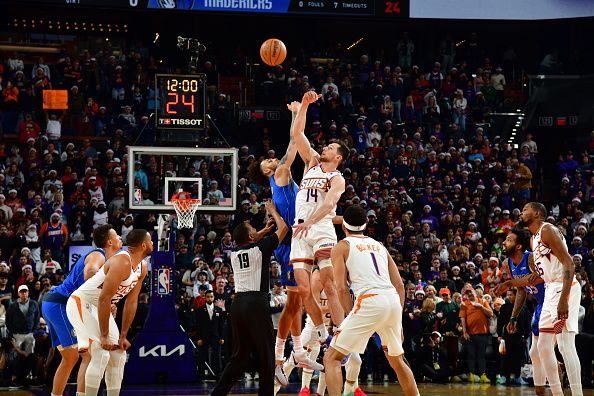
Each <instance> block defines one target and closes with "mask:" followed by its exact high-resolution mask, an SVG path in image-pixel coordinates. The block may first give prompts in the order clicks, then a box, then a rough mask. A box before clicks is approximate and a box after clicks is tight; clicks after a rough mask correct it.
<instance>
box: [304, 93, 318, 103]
mask: <svg viewBox="0 0 594 396" xmlns="http://www.w3.org/2000/svg"><path fill="white" fill-rule="evenodd" d="M321 97H322V95H318V94H317V93H316V91H307V92H306V93H304V94H303V99H301V103H303V104H311V103H315V102H317V101H318V99H320V98H321Z"/></svg>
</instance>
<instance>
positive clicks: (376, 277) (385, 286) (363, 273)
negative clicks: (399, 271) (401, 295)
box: [345, 236, 396, 297]
mask: <svg viewBox="0 0 594 396" xmlns="http://www.w3.org/2000/svg"><path fill="white" fill-rule="evenodd" d="M345 240H346V241H347V242H348V243H349V258H348V259H347V261H346V267H347V270H348V272H349V279H350V281H351V289H353V292H354V293H355V295H356V296H357V297H359V296H360V295H361V294H363V293H365V292H367V291H369V290H387V291H388V290H389V291H394V292H396V289H395V288H394V285H392V282H391V281H390V273H389V272H388V251H387V250H386V248H385V247H384V246H383V245H382V244H381V243H379V242H378V241H376V240H375V239H373V238H369V237H365V236H364V237H356V236H350V237H347V238H345Z"/></svg>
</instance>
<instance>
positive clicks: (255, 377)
mask: <svg viewBox="0 0 594 396" xmlns="http://www.w3.org/2000/svg"><path fill="white" fill-rule="evenodd" d="M259 379H260V374H258V373H257V372H256V374H254V381H258V380H259Z"/></svg>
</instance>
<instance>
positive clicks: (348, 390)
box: [343, 381, 357, 395]
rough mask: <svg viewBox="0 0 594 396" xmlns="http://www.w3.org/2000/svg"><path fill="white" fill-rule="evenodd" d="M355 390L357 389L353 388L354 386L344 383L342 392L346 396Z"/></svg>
mask: <svg viewBox="0 0 594 396" xmlns="http://www.w3.org/2000/svg"><path fill="white" fill-rule="evenodd" d="M355 389H357V388H356V387H355V384H351V383H350V382H348V381H344V391H343V394H345V395H348V394H349V393H351V392H355Z"/></svg>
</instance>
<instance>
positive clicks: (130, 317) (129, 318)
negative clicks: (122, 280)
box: [119, 260, 148, 351]
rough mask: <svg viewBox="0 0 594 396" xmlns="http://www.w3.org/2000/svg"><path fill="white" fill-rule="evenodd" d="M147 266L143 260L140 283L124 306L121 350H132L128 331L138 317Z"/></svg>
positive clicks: (127, 298) (129, 295) (129, 294)
mask: <svg viewBox="0 0 594 396" xmlns="http://www.w3.org/2000/svg"><path fill="white" fill-rule="evenodd" d="M147 271H148V270H147V264H146V261H144V260H142V273H141V274H140V276H139V277H138V283H136V285H135V286H134V289H132V291H130V293H128V297H126V303H125V304H124V312H123V315H122V330H121V331H120V340H119V345H120V348H121V349H123V350H124V351H125V350H127V349H128V348H130V346H131V345H130V342H129V341H128V339H127V336H128V330H130V326H131V325H132V322H133V321H134V316H135V315H136V308H137V306H138V295H139V294H140V289H142V281H143V280H144V278H145V277H146V273H147Z"/></svg>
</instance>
